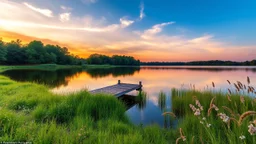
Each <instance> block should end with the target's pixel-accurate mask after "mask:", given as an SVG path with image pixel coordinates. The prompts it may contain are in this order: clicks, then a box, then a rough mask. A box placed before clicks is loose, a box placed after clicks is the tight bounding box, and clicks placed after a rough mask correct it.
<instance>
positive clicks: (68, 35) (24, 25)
mask: <svg viewBox="0 0 256 144" xmlns="http://www.w3.org/2000/svg"><path fill="white" fill-rule="evenodd" d="M56 8H57V9H60V6H59V5H56ZM63 8H64V7H63ZM63 8H61V9H60V11H61V13H59V14H58V17H57V15H56V18H51V19H49V17H46V16H45V15H42V13H39V12H37V11H34V10H33V11H32V10H31V9H29V8H27V6H26V5H24V3H19V2H15V1H9V0H1V1H0V18H1V19H0V34H1V33H2V29H3V30H5V31H8V32H15V33H18V34H22V35H26V36H29V37H31V38H33V37H34V38H35V39H50V40H52V41H54V42H56V43H58V44H63V45H65V46H66V45H68V47H69V48H70V50H71V52H74V53H75V54H79V55H80V56H85V57H87V56H88V55H90V54H92V53H95V52H97V53H102V54H108V55H112V54H125V55H132V56H135V57H136V58H139V59H141V60H142V61H190V60H210V59H221V60H250V59H253V58H255V53H253V52H254V50H255V48H256V47H255V46H253V45H243V46H236V45H233V44H232V43H226V42H225V41H223V40H221V39H219V37H216V36H214V35H212V34H200V33H197V35H196V36H195V35H194V36H191V35H188V33H180V34H177V33H175V34H174V33H172V32H170V33H166V32H164V28H165V27H166V26H168V25H171V24H174V23H175V22H165V23H160V24H156V25H153V26H151V27H150V28H148V29H145V30H143V29H135V30H134V31H131V30H130V29H128V27H129V26H131V25H133V24H134V23H135V21H137V20H131V19H128V18H127V17H121V18H116V20H118V22H116V23H111V22H110V21H108V20H107V19H106V18H105V17H102V18H98V17H94V16H93V15H89V14H87V15H83V16H81V14H80V16H77V15H74V14H75V13H72V15H71V12H70V11H68V10H67V9H66V8H64V9H63ZM8 11H9V12H10V11H15V13H12V14H11V15H10V14H9V13H6V12H8ZM74 11H75V9H74ZM60 15H62V17H60ZM60 20H62V21H63V22H62V21H60ZM174 29H175V28H174ZM188 31H189V30H188ZM193 31H195V30H193ZM39 33H40V34H39ZM191 37H192V38H191ZM17 38H20V37H17ZM21 38H22V37H21ZM63 45H62V46H63ZM249 54H251V55H249Z"/></svg>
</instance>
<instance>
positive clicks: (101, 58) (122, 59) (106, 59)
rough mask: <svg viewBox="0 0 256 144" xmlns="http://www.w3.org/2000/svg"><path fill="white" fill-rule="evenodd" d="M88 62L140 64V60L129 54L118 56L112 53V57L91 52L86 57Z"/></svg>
mask: <svg viewBox="0 0 256 144" xmlns="http://www.w3.org/2000/svg"><path fill="white" fill-rule="evenodd" d="M87 63H88V64H111V65H140V60H136V59H135V58H134V57H131V56H124V55H123V56H119V55H113V56H112V57H110V56H106V55H101V54H92V55H90V56H89V58H87Z"/></svg>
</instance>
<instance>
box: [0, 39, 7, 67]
mask: <svg viewBox="0 0 256 144" xmlns="http://www.w3.org/2000/svg"><path fill="white" fill-rule="evenodd" d="M6 55H7V50H6V48H5V45H4V42H3V41H2V39H0V64H3V63H4V62H5V61H6Z"/></svg>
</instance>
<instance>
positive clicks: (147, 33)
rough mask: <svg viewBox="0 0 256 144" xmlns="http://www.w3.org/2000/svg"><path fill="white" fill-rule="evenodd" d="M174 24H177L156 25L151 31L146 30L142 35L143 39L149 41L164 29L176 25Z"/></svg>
mask: <svg viewBox="0 0 256 144" xmlns="http://www.w3.org/2000/svg"><path fill="white" fill-rule="evenodd" d="M174 23H175V22H166V23H161V24H157V25H154V26H153V27H152V28H151V29H148V30H145V31H144V33H143V34H142V35H141V37H142V38H144V39H149V38H150V37H152V36H153V35H155V34H157V33H160V32H162V29H163V27H165V26H167V25H171V24H174Z"/></svg>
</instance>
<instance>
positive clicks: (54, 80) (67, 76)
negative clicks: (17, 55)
mask: <svg viewBox="0 0 256 144" xmlns="http://www.w3.org/2000/svg"><path fill="white" fill-rule="evenodd" d="M80 72H82V69H63V70H56V71H43V70H9V71H5V72H3V73H1V74H2V75H4V76H7V77H9V78H11V79H12V80H15V81H20V82H35V83H39V84H44V85H47V86H49V87H51V88H54V87H59V86H61V85H63V86H67V85H68V83H69V82H70V80H72V78H74V77H77V76H78V75H79V73H80Z"/></svg>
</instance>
